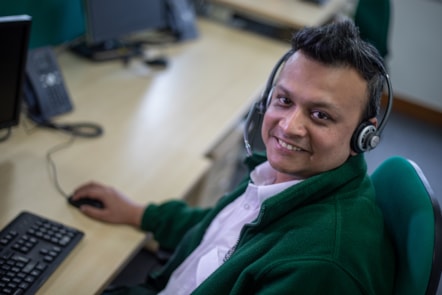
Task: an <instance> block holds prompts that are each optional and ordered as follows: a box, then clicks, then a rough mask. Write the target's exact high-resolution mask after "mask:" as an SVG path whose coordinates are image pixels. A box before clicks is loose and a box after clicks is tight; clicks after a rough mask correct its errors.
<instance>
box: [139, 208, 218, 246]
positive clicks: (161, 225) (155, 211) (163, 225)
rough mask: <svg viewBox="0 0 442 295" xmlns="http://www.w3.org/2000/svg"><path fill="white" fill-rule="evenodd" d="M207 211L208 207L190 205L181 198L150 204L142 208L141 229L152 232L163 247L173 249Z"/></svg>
mask: <svg viewBox="0 0 442 295" xmlns="http://www.w3.org/2000/svg"><path fill="white" fill-rule="evenodd" d="M208 212H210V209H201V208H196V207H190V206H188V205H187V204H186V203H185V202H184V201H181V200H173V201H169V202H166V203H164V204H161V205H156V204H151V205H148V206H147V207H146V209H145V210H144V214H143V218H142V221H141V229H142V230H145V231H150V232H152V233H153V235H154V237H155V239H156V240H157V241H158V243H159V244H160V246H161V247H163V248H164V249H167V250H174V249H175V247H176V246H177V245H178V243H179V242H180V241H181V239H182V238H183V236H184V235H185V234H186V232H187V231H188V230H189V229H190V228H192V227H193V226H194V225H195V224H197V223H198V222H200V221H201V220H202V219H203V218H204V217H205V216H206V214H207V213H208Z"/></svg>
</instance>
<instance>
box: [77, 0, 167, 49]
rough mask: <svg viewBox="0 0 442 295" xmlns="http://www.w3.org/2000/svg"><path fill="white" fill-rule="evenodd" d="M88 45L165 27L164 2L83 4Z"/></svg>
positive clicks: (99, 1)
mask: <svg viewBox="0 0 442 295" xmlns="http://www.w3.org/2000/svg"><path fill="white" fill-rule="evenodd" d="M83 3H84V9H85V11H84V12H85V16H86V17H85V18H86V41H87V43H88V44H97V43H101V42H106V41H111V40H118V39H121V38H124V37H128V36H129V35H131V34H134V33H137V32H140V31H143V30H147V29H161V28H165V27H167V26H168V22H167V14H166V5H165V4H164V0H83Z"/></svg>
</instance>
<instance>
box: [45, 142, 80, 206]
mask: <svg viewBox="0 0 442 295" xmlns="http://www.w3.org/2000/svg"><path fill="white" fill-rule="evenodd" d="M75 138H76V137H75V136H74V135H72V136H71V137H70V138H69V140H67V141H65V142H62V143H60V144H57V145H56V146H54V147H52V148H51V149H49V150H48V152H47V153H46V160H47V164H48V173H49V178H50V179H51V180H52V182H53V184H54V186H55V188H56V189H57V191H58V192H59V193H60V194H61V195H62V196H63V197H65V198H68V197H69V194H67V193H66V192H65V191H64V190H63V188H62V187H61V185H60V182H59V180H58V174H57V166H56V165H55V162H54V160H53V159H52V156H53V155H54V154H55V153H56V152H59V151H61V150H63V149H65V148H67V147H69V146H71V145H72V144H73V143H74V141H75Z"/></svg>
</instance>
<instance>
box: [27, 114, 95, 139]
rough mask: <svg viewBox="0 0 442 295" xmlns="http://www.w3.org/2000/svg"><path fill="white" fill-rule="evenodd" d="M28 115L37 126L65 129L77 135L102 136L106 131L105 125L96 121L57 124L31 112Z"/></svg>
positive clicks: (66, 131) (64, 130) (87, 136)
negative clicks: (37, 116) (102, 125)
mask: <svg viewBox="0 0 442 295" xmlns="http://www.w3.org/2000/svg"><path fill="white" fill-rule="evenodd" d="M28 117H29V118H30V119H31V121H33V122H34V123H36V124H37V126H40V127H45V128H50V129H55V130H59V131H63V132H65V133H68V134H71V135H73V136H77V137H84V138H95V137H100V136H101V135H103V133H104V130H103V127H101V126H100V125H98V124H95V123H89V122H82V123H71V124H56V123H53V122H50V121H47V120H44V119H40V118H36V117H35V116H32V115H31V114H28Z"/></svg>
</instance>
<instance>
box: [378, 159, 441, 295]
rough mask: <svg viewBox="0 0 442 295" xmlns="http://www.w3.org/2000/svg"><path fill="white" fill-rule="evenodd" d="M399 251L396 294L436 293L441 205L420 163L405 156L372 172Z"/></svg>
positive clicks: (387, 221)
mask: <svg viewBox="0 0 442 295" xmlns="http://www.w3.org/2000/svg"><path fill="white" fill-rule="evenodd" d="M371 179H372V181H373V184H374V187H375V190H376V201H377V203H378V205H379V207H380V208H381V210H382V212H383V214H384V219H385V223H386V226H387V229H388V230H389V232H390V233H391V236H392V238H393V241H394V244H395V248H396V254H397V274H396V282H395V290H394V294H400V295H424V294H425V295H435V294H436V292H437V288H438V285H439V281H440V277H441V271H442V232H441V231H442V228H441V221H442V215H441V209H440V207H439V204H438V202H437V200H436V199H435V197H434V196H433V192H432V189H431V187H430V186H429V183H428V181H427V179H426V178H425V176H424V174H423V172H422V171H421V169H420V168H419V167H418V165H417V164H416V163H414V162H412V161H410V160H407V159H404V158H402V157H397V156H396V157H392V158H389V159H387V160H386V161H385V162H383V163H382V164H381V165H380V166H379V167H378V168H377V169H376V170H375V171H374V172H373V174H372V175H371Z"/></svg>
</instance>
